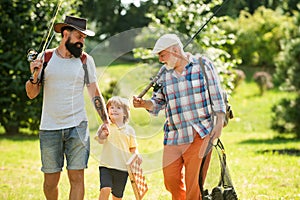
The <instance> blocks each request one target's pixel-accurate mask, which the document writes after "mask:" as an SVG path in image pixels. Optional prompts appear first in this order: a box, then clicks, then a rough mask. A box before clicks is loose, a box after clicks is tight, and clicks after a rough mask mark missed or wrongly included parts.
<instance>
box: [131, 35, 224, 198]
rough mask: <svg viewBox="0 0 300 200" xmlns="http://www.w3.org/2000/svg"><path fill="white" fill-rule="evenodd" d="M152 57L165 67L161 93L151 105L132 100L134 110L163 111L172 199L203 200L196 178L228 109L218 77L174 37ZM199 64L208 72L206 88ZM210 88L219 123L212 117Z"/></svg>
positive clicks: (206, 61) (160, 42) (159, 44)
mask: <svg viewBox="0 0 300 200" xmlns="http://www.w3.org/2000/svg"><path fill="white" fill-rule="evenodd" d="M153 53H154V54H157V55H158V57H159V61H160V62H161V63H163V64H164V66H163V67H162V68H161V70H164V72H163V73H162V75H161V76H160V78H159V80H158V82H159V83H160V85H161V88H159V89H158V90H157V91H156V92H154V93H153V96H152V98H151V99H150V100H144V99H142V98H138V97H135V96H134V97H133V105H134V107H142V108H145V109H147V110H148V111H149V112H150V113H152V114H154V115H157V114H158V112H159V111H160V110H162V109H164V110H165V116H166V122H165V124H164V152H163V174H164V183H165V186H166V189H167V190H168V191H169V192H170V193H171V194H172V199H173V200H185V199H190V200H197V199H201V194H200V189H199V184H198V183H199V182H198V181H199V180H198V179H199V178H198V174H199V169H200V165H201V162H202V158H203V156H204V153H205V151H206V147H207V144H208V141H209V139H210V138H211V137H212V139H214V138H218V137H220V135H221V132H222V128H223V120H224V119H223V118H224V113H225V104H224V101H223V99H222V88H221V86H220V82H219V79H218V74H217V72H216V70H215V69H214V65H213V63H212V62H211V61H210V60H209V59H208V58H206V57H204V56H201V61H200V60H199V56H194V55H191V54H189V53H185V52H184V51H183V45H182V43H181V41H180V39H179V38H178V36H176V35H175V34H165V35H163V36H162V37H160V38H159V39H158V40H157V42H156V44H155V46H154V49H153ZM199 61H200V62H202V63H203V65H204V67H205V70H206V74H207V76H208V80H209V81H208V83H206V82H205V78H204V74H203V72H202V70H201V67H200V64H199ZM164 68H166V69H164ZM207 87H209V89H210V94H211V99H212V101H213V102H212V103H213V110H214V113H216V116H217V117H216V120H214V119H213V117H212V116H213V112H212V111H211V109H210V108H211V107H210V104H211V102H210V100H209V94H208V91H207ZM214 121H215V123H214ZM210 154H211V151H210V152H209V153H208V155H207V158H206V162H205V167H204V174H203V175H204V176H203V177H204V178H205V175H206V173H207V169H208V165H209V161H210ZM183 167H184V170H185V171H184V172H183Z"/></svg>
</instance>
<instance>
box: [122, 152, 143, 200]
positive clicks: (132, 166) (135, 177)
mask: <svg viewBox="0 0 300 200" xmlns="http://www.w3.org/2000/svg"><path fill="white" fill-rule="evenodd" d="M126 165H127V169H128V174H129V178H130V181H131V185H132V188H133V191H134V195H135V198H136V199H137V200H141V199H142V198H143V197H144V195H145V194H146V192H147V191H148V185H147V183H146V179H145V176H144V175H143V170H142V168H141V165H140V164H139V162H138V155H137V154H134V155H132V156H131V158H130V159H129V160H128V162H127V164H126Z"/></svg>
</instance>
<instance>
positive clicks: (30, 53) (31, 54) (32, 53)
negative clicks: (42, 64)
mask: <svg viewBox="0 0 300 200" xmlns="http://www.w3.org/2000/svg"><path fill="white" fill-rule="evenodd" d="M38 55H39V54H38V52H36V51H35V50H34V49H29V50H28V51H27V60H28V61H29V62H33V61H34V60H35V59H37V57H38Z"/></svg>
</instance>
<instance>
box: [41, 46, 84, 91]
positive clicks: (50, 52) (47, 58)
mask: <svg viewBox="0 0 300 200" xmlns="http://www.w3.org/2000/svg"><path fill="white" fill-rule="evenodd" d="M53 51H54V49H48V50H46V51H45V54H44V62H43V68H42V71H41V76H40V78H39V84H42V83H43V80H44V72H45V68H46V67H47V65H48V62H49V61H50V59H51V57H52V55H53ZM80 60H81V62H82V68H83V70H84V83H85V84H87V85H89V84H90V80H89V74H88V70H87V65H86V60H87V53H85V52H82V54H81V56H80Z"/></svg>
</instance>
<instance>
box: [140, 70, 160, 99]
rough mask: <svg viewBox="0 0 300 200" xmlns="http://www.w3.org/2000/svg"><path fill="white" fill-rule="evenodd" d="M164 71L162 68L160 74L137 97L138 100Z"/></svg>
mask: <svg viewBox="0 0 300 200" xmlns="http://www.w3.org/2000/svg"><path fill="white" fill-rule="evenodd" d="M165 71H166V68H165V67H164V66H163V67H162V68H161V70H160V72H159V73H158V74H157V75H156V76H155V78H153V80H152V81H151V82H150V83H149V85H147V87H146V88H145V89H144V90H143V91H142V92H141V93H140V94H139V95H138V96H137V97H138V98H142V97H143V96H144V95H145V94H146V93H147V92H148V90H149V89H150V88H151V87H152V86H153V85H154V84H155V83H156V81H157V80H158V79H159V78H160V77H161V75H162V74H163V73H164V72H165Z"/></svg>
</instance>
